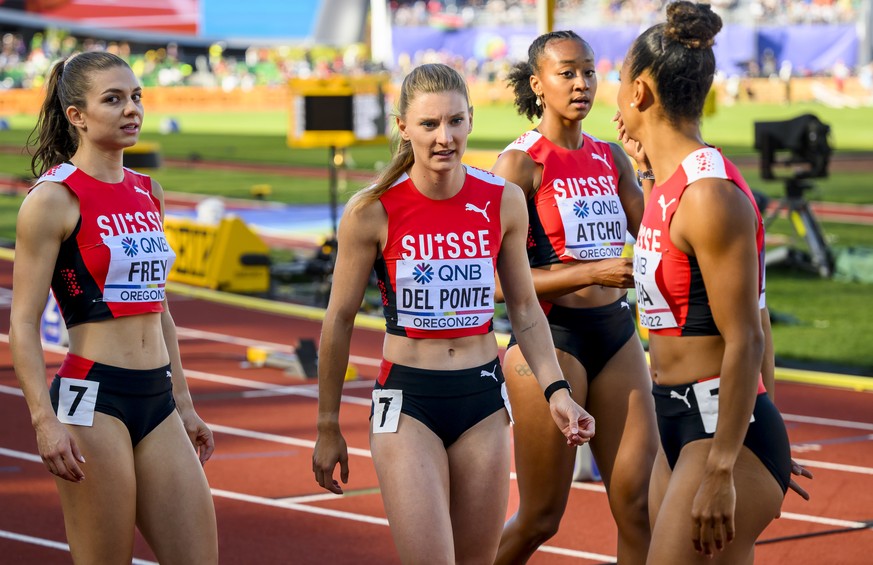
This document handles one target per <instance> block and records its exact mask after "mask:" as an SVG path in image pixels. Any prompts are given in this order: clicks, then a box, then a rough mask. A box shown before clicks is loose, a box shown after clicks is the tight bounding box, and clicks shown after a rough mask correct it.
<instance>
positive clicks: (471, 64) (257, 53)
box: [0, 0, 873, 90]
mask: <svg viewBox="0 0 873 565" xmlns="http://www.w3.org/2000/svg"><path fill="white" fill-rule="evenodd" d="M869 1H870V0H712V4H713V6H714V8H715V9H716V10H718V11H719V12H720V13H721V14H723V17H724V18H725V19H726V20H729V21H730V20H731V19H733V20H737V19H738V18H740V17H754V18H756V20H757V21H758V23H760V24H763V23H766V24H767V25H773V24H778V23H779V22H792V23H797V22H801V23H812V22H818V23H839V22H845V21H852V19H853V18H854V17H855V15H856V13H857V12H858V10H859V6H860V3H861V2H869ZM665 3H666V0H556V23H555V26H556V28H563V27H574V26H578V25H579V24H580V23H582V22H584V24H585V25H586V26H592V25H610V24H619V25H632V24H640V25H648V24H649V23H651V21H655V20H657V18H659V17H660V15H661V14H663V7H664V4H665ZM390 8H391V15H392V17H393V22H394V25H395V26H432V27H438V28H446V27H453V26H454V27H469V26H477V25H489V26H501V25H502V26H512V25H517V24H521V23H524V24H526V25H530V24H531V22H534V21H536V0H390ZM741 14H742V15H741ZM2 31H3V30H2V29H0V32H2ZM91 50H105V51H110V52H113V53H116V54H118V55H120V56H121V57H123V58H124V59H126V60H127V61H128V62H129V63H130V64H131V67H132V68H133V69H134V72H135V73H136V74H137V75H138V76H139V78H140V80H141V81H142V83H143V85H144V86H176V85H190V86H210V87H220V88H222V89H225V90H231V89H234V88H247V87H252V86H259V85H275V84H284V83H285V81H287V79H288V78H291V77H301V78H308V77H324V76H330V75H332V74H359V73H368V72H372V71H374V70H379V67H378V66H376V65H374V63H373V62H372V61H371V60H370V59H369V53H368V50H367V48H366V47H365V46H363V45H352V46H349V47H346V48H343V49H339V48H332V47H326V46H322V47H316V46H309V47H304V46H275V47H265V46H252V47H249V48H248V49H240V48H237V49H226V48H225V47H224V46H222V45H221V44H213V45H209V46H203V47H202V48H192V47H186V48H184V49H183V48H181V47H179V46H178V45H177V44H175V43H169V44H166V45H162V46H155V45H145V44H131V43H128V42H125V41H121V40H118V41H111V40H106V39H93V38H82V37H74V36H73V35H71V34H69V33H68V32H66V31H63V30H59V29H48V30H45V31H38V32H35V33H26V34H22V33H21V32H20V31H8V32H6V33H3V35H2V39H0V89H8V88H21V87H25V88H27V87H34V86H36V87H38V86H41V84H42V80H43V77H44V76H45V75H46V73H47V70H48V69H49V67H50V66H51V64H52V62H53V61H56V60H57V59H58V58H61V57H65V56H67V55H69V54H70V53H73V52H75V51H91ZM435 61H440V62H445V63H448V64H450V65H452V66H454V67H455V68H457V69H458V70H459V71H461V72H462V73H463V74H464V75H465V76H466V77H467V78H468V80H470V81H471V82H478V81H487V82H494V81H500V80H502V79H503V78H504V77H505V73H506V71H507V70H508V68H509V65H510V63H511V62H510V61H507V60H505V59H498V60H484V61H478V60H476V59H466V60H465V59H463V58H460V57H458V56H455V55H452V54H450V53H444V52H422V53H417V54H412V55H405V54H400V56H399V60H398V65H397V68H396V69H394V72H396V73H397V74H398V75H400V76H402V75H403V74H405V72H406V71H407V70H408V69H409V68H411V67H412V66H413V65H416V64H418V63H421V62H435ZM762 63H763V64H762V65H760V66H758V65H752V66H751V67H750V69H749V72H748V76H750V77H756V76H765V77H766V76H773V75H774V73H775V74H778V70H777V69H771V68H769V66H768V64H767V63H768V61H766V60H765V61H762ZM619 66H620V61H612V62H609V61H603V62H601V64H600V65H599V66H598V70H599V71H600V74H601V80H617V72H618V68H619ZM868 67H869V65H868V66H866V67H864V68H861V69H835V70H834V73H844V74H849V75H851V74H854V73H858V74H859V75H869V74H870V73H871V72H873V71H871V70H870V69H869V68H868ZM789 72H790V71H789ZM871 80H873V79H871Z"/></svg>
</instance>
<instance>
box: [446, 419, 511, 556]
mask: <svg viewBox="0 0 873 565" xmlns="http://www.w3.org/2000/svg"><path fill="white" fill-rule="evenodd" d="M509 443H510V441H509V417H508V416H507V414H506V411H505V410H498V411H497V412H495V413H493V414H491V415H490V416H488V417H487V418H485V419H484V420H482V421H481V422H479V423H478V424H476V425H475V426H473V427H472V428H470V429H469V430H467V431H466V432H464V434H463V435H461V437H460V438H458V440H457V441H456V442H455V443H453V444H452V445H451V446H450V447H449V449H448V456H449V476H450V485H451V487H450V488H451V491H450V493H451V494H450V505H451V516H452V531H453V532H454V540H455V558H456V560H457V561H458V562H468V563H469V562H474V563H478V562H486V561H487V562H489V563H490V562H492V561H493V560H494V557H495V555H496V554H497V546H498V544H499V542H500V534H501V532H502V531H503V522H504V520H505V518H506V506H507V504H508V502H509V459H510V446H509Z"/></svg>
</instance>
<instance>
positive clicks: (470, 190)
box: [375, 167, 505, 339]
mask: <svg viewBox="0 0 873 565" xmlns="http://www.w3.org/2000/svg"><path fill="white" fill-rule="evenodd" d="M466 170H467V175H466V178H465V179H464V185H463V187H461V190H460V191H459V192H458V193H457V194H456V195H454V196H453V197H451V198H447V199H445V200H433V199H431V198H428V197H427V196H424V195H423V194H421V192H419V191H418V189H417V188H416V187H415V185H414V184H413V183H412V180H411V179H410V178H409V176H408V175H407V174H406V173H404V174H403V175H402V176H401V177H400V178H399V179H397V181H396V182H395V183H394V184H393V185H392V186H391V188H389V189H388V190H387V191H386V192H385V193H384V194H383V195H382V196H381V198H380V201H381V203H382V206H384V207H385V211H386V212H387V213H388V238H387V242H386V244H385V248H384V249H383V250H382V251H381V253H380V254H379V256H378V257H377V259H376V264H375V268H376V275H377V276H378V279H379V289H380V290H381V292H382V305H383V309H384V313H385V321H386V324H385V325H386V331H387V332H388V333H389V334H392V335H402V336H406V337H411V338H439V339H447V338H456V337H464V336H470V335H479V334H485V333H488V332H490V331H492V317H493V316H494V290H495V284H494V271H495V269H496V265H497V255H498V253H499V252H500V244H501V239H502V229H501V225H500V202H501V198H502V196H503V188H504V184H505V181H504V180H503V179H502V178H500V177H497V176H495V175H493V174H491V173H489V172H486V171H482V170H480V169H476V168H474V167H466Z"/></svg>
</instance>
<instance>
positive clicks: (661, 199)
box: [658, 194, 676, 222]
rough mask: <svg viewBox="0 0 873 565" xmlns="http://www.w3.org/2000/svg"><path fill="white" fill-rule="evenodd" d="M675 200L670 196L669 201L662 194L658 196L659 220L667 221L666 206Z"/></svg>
mask: <svg viewBox="0 0 873 565" xmlns="http://www.w3.org/2000/svg"><path fill="white" fill-rule="evenodd" d="M674 202H676V199H675V198H671V199H670V201H669V202H667V201H666V200H665V199H664V195H663V194H662V195H661V196H659V197H658V205H659V206H660V207H661V221H662V222H666V221H667V208H669V207H670V204H672V203H674Z"/></svg>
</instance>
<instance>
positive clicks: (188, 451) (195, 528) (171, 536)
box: [134, 411, 218, 565]
mask: <svg viewBox="0 0 873 565" xmlns="http://www.w3.org/2000/svg"><path fill="white" fill-rule="evenodd" d="M134 457H135V460H136V474H137V493H136V495H137V496H136V498H137V525H138V526H139V529H140V531H141V532H142V534H143V536H144V537H145V538H146V540H147V541H148V542H149V545H150V546H151V547H152V549H153V550H154V552H155V555H156V556H157V557H158V561H160V562H161V564H162V565H172V564H176V563H178V564H184V563H203V564H209V563H216V562H217V560H218V542H217V532H216V525H215V509H214V507H213V504H212V495H211V493H210V491H209V485H208V484H207V482H206V475H205V474H204V472H203V467H202V466H201V465H200V461H199V459H198V458H197V455H196V453H195V450H194V447H193V445H192V444H191V441H190V440H189V439H188V435H187V433H186V432H185V428H184V426H183V425H182V419H181V418H180V417H179V414H178V412H175V411H174V412H173V413H172V414H170V415H169V416H168V417H167V418H166V419H165V420H164V421H163V422H161V423H160V424H159V425H158V427H156V428H155V429H154V430H152V431H151V433H149V434H148V435H147V436H146V437H145V438H143V439H142V441H140V442H139V444H138V445H137V446H136V448H135V450H134Z"/></svg>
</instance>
